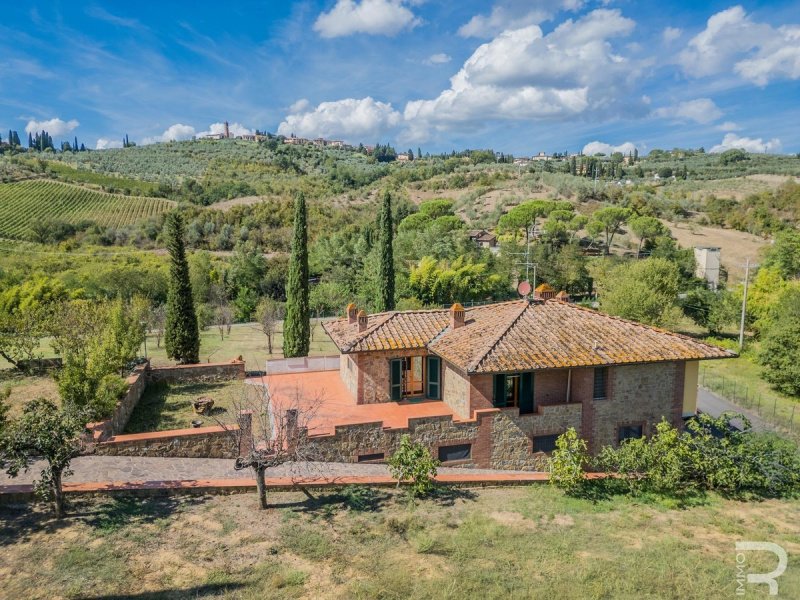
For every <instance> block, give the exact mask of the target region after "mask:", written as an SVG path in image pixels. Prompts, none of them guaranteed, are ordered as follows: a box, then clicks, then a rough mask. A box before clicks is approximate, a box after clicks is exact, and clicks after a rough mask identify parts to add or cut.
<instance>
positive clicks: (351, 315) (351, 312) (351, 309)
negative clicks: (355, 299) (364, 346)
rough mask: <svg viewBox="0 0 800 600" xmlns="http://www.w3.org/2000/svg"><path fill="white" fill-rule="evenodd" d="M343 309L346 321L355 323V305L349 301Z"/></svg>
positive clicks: (356, 309)
mask: <svg viewBox="0 0 800 600" xmlns="http://www.w3.org/2000/svg"><path fill="white" fill-rule="evenodd" d="M344 310H345V312H346V313H347V322H348V323H350V324H353V323H355V322H356V319H357V318H358V316H357V315H358V308H356V305H355V304H354V303H352V302H351V303H350V304H348V305H347V308H345V309H344Z"/></svg>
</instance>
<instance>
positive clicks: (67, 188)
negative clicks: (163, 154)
mask: <svg viewBox="0 0 800 600" xmlns="http://www.w3.org/2000/svg"><path fill="white" fill-rule="evenodd" d="M174 205H175V203H174V202H172V201H170V200H164V199H162V198H143V197H137V196H122V195H116V194H107V193H104V192H97V191H94V190H90V189H87V188H83V187H79V186H75V185H70V184H66V183H60V182H55V181H45V180H32V181H19V182H15V183H5V184H0V237H6V238H11V239H18V240H19V239H27V238H28V237H29V236H30V233H31V225H32V224H34V223H36V222H37V221H41V220H43V219H55V220H59V221H64V222H66V223H70V224H73V225H75V224H77V223H80V222H82V221H92V222H94V223H97V224H98V225H101V226H103V227H120V226H123V225H130V224H133V223H135V222H137V221H139V220H141V219H144V218H147V217H150V216H153V215H157V214H160V213H163V212H165V211H167V210H169V209H170V208H172V207H173V206H174Z"/></svg>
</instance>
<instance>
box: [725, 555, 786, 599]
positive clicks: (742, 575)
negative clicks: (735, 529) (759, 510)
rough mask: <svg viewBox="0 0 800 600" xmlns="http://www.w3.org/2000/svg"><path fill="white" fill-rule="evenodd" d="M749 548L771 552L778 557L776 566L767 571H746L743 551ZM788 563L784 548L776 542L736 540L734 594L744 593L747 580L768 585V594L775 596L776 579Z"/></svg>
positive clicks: (745, 559) (776, 590) (776, 592)
mask: <svg viewBox="0 0 800 600" xmlns="http://www.w3.org/2000/svg"><path fill="white" fill-rule="evenodd" d="M751 550H755V551H759V550H763V551H767V552H772V553H773V554H775V555H776V556H777V557H778V566H776V567H775V569H774V570H773V571H770V572H769V573H747V572H746V571H745V566H746V563H747V557H746V556H745V552H747V551H751ZM788 563H789V557H788V555H787V554H786V550H784V549H783V547H781V546H779V545H778V544H774V543H772V542H736V584H737V585H736V595H738V596H742V595H744V591H745V587H744V584H745V582H747V583H766V584H767V585H768V586H769V595H770V596H777V595H778V582H777V581H776V579H777V578H778V577H780V576H781V575H783V572H784V571H786V566H787V565H788Z"/></svg>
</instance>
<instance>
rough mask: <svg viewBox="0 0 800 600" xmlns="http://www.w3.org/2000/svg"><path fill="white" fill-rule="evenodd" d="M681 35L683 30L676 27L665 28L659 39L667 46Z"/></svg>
mask: <svg viewBox="0 0 800 600" xmlns="http://www.w3.org/2000/svg"><path fill="white" fill-rule="evenodd" d="M681 35H683V30H682V29H680V28H678V27H665V28H664V31H663V32H662V33H661V37H662V38H664V42H666V43H667V44H669V43H670V42H674V41H675V40H677V39H678V38H679V37H681Z"/></svg>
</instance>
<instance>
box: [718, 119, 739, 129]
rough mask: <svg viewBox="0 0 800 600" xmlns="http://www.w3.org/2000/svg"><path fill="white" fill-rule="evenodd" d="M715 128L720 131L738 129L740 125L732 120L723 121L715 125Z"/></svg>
mask: <svg viewBox="0 0 800 600" xmlns="http://www.w3.org/2000/svg"><path fill="white" fill-rule="evenodd" d="M716 129H718V130H720V131H739V130H740V129H741V127H740V126H739V124H738V123H734V122H733V121H725V122H724V123H720V124H719V125H717V127H716Z"/></svg>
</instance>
